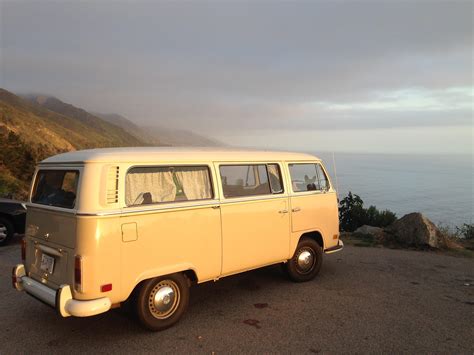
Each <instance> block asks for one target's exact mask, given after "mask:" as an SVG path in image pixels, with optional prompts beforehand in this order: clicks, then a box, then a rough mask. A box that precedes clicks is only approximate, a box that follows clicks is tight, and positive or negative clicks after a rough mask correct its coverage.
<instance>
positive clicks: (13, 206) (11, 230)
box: [0, 198, 26, 246]
mask: <svg viewBox="0 0 474 355" xmlns="http://www.w3.org/2000/svg"><path fill="white" fill-rule="evenodd" d="M25 218H26V206H25V204H24V203H23V202H21V201H15V200H9V199H6V198H0V246H4V245H6V244H7V243H8V241H9V240H11V238H12V237H13V235H14V234H15V233H19V234H23V233H25Z"/></svg>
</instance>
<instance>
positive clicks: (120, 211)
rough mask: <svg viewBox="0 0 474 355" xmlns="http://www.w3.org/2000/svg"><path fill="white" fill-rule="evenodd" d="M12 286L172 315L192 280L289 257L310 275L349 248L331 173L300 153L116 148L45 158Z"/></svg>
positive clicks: (156, 322)
mask: <svg viewBox="0 0 474 355" xmlns="http://www.w3.org/2000/svg"><path fill="white" fill-rule="evenodd" d="M27 207H28V210H27V217H26V232H25V238H24V240H23V244H22V259H23V263H22V264H20V265H17V266H16V267H15V268H14V269H13V275H12V282H13V286H14V287H15V288H16V289H17V290H19V291H25V292H26V293H28V294H29V295H31V296H33V297H35V298H37V299H39V300H41V301H43V303H46V304H48V305H50V306H51V307H54V308H55V309H56V311H57V312H58V313H59V314H60V315H61V316H63V317H68V316H76V317H87V316H93V315H96V314H99V313H103V312H106V311H108V310H109V309H111V308H115V307H119V306H120V305H122V304H124V303H125V302H128V303H129V304H132V305H133V309H134V310H135V312H136V313H137V316H138V319H139V320H140V322H141V323H142V324H143V325H144V326H145V327H146V328H148V329H150V330H162V329H165V328H167V327H170V326H171V325H173V324H175V323H176V322H177V321H178V320H179V319H180V317H181V316H182V314H183V313H184V312H185V310H186V308H187V305H188V300H189V287H190V286H191V285H192V284H194V283H203V282H207V281H217V280H219V279H220V278H222V277H225V276H229V275H233V274H237V273H241V272H244V271H248V270H252V269H256V268H260V267H263V266H267V265H271V264H278V263H282V264H284V267H285V269H286V271H287V274H288V276H289V278H290V279H291V280H293V281H296V282H303V281H309V280H312V279H313V278H314V277H315V276H316V275H317V274H318V272H319V271H320V269H321V264H322V261H323V254H329V253H334V252H337V251H340V250H341V249H342V248H343V243H342V241H340V240H339V225H338V202H337V197H336V191H335V189H334V186H333V185H332V183H331V181H330V179H329V176H328V174H327V171H326V169H325V167H324V165H323V163H322V162H321V160H320V159H318V158H317V157H315V156H312V155H308V154H299V153H284V152H268V151H249V150H225V149H219V150H217V149H176V148H110V149H92V150H83V151H75V152H70V153H65V154H59V155H56V156H53V157H50V158H48V159H45V160H43V161H42V162H40V163H39V165H38V167H37V169H36V171H35V174H34V179H33V183H32V186H31V191H30V197H29V201H28V203H27Z"/></svg>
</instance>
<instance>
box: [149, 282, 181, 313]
mask: <svg viewBox="0 0 474 355" xmlns="http://www.w3.org/2000/svg"><path fill="white" fill-rule="evenodd" d="M179 301H180V292H179V288H178V285H177V284H176V283H175V282H174V281H172V280H162V281H160V282H159V283H157V284H156V285H155V287H154V288H153V290H152V291H151V293H150V297H149V298H148V307H149V309H150V312H151V314H152V315H153V316H154V317H155V318H158V319H166V318H168V317H170V316H171V315H172V314H173V313H174V312H175V311H176V309H177V308H178V305H179Z"/></svg>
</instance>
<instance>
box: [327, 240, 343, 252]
mask: <svg viewBox="0 0 474 355" xmlns="http://www.w3.org/2000/svg"><path fill="white" fill-rule="evenodd" d="M342 249H344V243H343V242H342V240H340V239H339V240H338V243H337V245H336V246H333V247H331V248H328V249H326V250H325V251H324V253H325V254H332V253H337V252H338V251H341V250H342Z"/></svg>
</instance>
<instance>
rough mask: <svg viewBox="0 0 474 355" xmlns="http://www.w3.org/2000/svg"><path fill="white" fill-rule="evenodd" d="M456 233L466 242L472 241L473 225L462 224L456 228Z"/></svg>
mask: <svg viewBox="0 0 474 355" xmlns="http://www.w3.org/2000/svg"><path fill="white" fill-rule="evenodd" d="M456 233H457V234H458V236H459V237H462V238H464V239H466V240H474V224H472V223H471V224H467V223H464V224H463V225H462V226H461V227H456Z"/></svg>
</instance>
